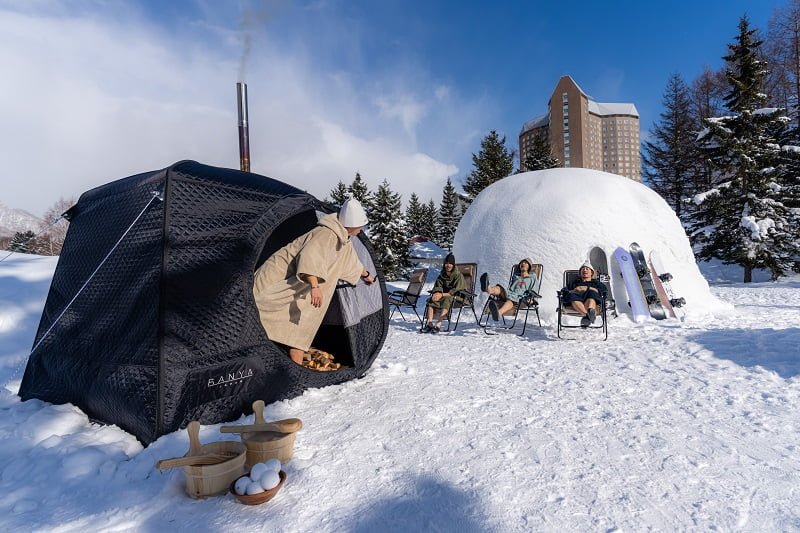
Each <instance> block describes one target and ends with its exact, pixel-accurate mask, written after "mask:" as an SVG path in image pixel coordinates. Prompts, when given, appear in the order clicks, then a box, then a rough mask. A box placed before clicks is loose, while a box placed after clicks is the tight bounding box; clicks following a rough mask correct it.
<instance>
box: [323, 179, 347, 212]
mask: <svg viewBox="0 0 800 533" xmlns="http://www.w3.org/2000/svg"><path fill="white" fill-rule="evenodd" d="M328 194H329V196H330V198H329V199H328V201H329V202H330V203H332V204H333V205H335V206H336V207H337V208H339V207H342V204H343V203H344V201H345V200H347V199H348V198H350V193H349V192H348V190H347V185H345V184H344V182H343V181H342V180H339V183H337V184H336V187H334V188H333V189H331V192H330V193H328Z"/></svg>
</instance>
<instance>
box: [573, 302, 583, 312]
mask: <svg viewBox="0 0 800 533" xmlns="http://www.w3.org/2000/svg"><path fill="white" fill-rule="evenodd" d="M572 308H573V309H575V310H576V311H577V312H579V313H580V314H582V315H585V314H586V306H584V305H583V302H572Z"/></svg>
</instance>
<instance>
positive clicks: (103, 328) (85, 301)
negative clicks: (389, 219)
mask: <svg viewBox="0 0 800 533" xmlns="http://www.w3.org/2000/svg"><path fill="white" fill-rule="evenodd" d="M145 206H147V208H146V209H145ZM317 211H321V212H330V211H331V209H330V206H329V205H327V204H324V203H323V202H320V201H319V200H317V199H316V198H314V197H313V196H311V195H310V194H307V193H305V192H303V191H301V190H299V189H297V188H295V187H291V186H289V185H286V184H284V183H281V182H279V181H276V180H273V179H270V178H266V177H263V176H259V175H256V174H251V173H246V172H240V171H237V170H230V169H224V168H216V167H210V166H206V165H202V164H200V163H197V162H194V161H182V162H179V163H176V164H174V165H172V166H171V167H169V168H166V169H164V170H159V171H154V172H147V173H144V174H138V175H136V176H131V177H128V178H124V179H121V180H118V181H114V182H112V183H109V184H106V185H103V186H101V187H98V188H96V189H93V190H90V191H88V192H86V193H84V194H83V195H82V196H81V198H80V200H79V201H78V203H77V204H76V205H75V206H74V207H73V208H72V209H70V211H69V212H68V214H67V216H68V217H69V219H70V226H69V231H68V233H67V237H66V240H65V242H64V247H63V250H62V253H61V257H60V258H59V261H58V266H57V267H56V270H55V274H54V276H53V281H52V284H51V286H50V292H49V294H48V296H47V301H46V303H45V307H44V311H43V313H42V318H41V321H40V323H39V329H38V331H37V333H36V339H35V341H34V347H36V349H35V350H34V351H33V353H32V354H31V357H30V359H29V360H28V365H27V367H26V369H25V375H24V377H23V379H22V384H21V387H20V392H19V394H20V396H21V397H22V399H23V400H28V399H31V398H38V399H41V400H44V401H47V402H51V403H55V404H62V403H72V404H74V405H76V406H78V407H79V408H80V409H82V410H83V411H84V412H85V413H86V414H87V415H88V416H89V417H90V418H92V419H94V420H97V421H99V422H103V423H108V424H116V425H118V426H119V427H121V428H122V429H124V430H125V431H127V432H129V433H131V434H133V435H135V436H136V437H137V438H138V439H139V440H140V441H142V442H143V443H144V444H149V443H151V442H152V441H154V440H155V439H157V438H158V437H159V436H160V435H163V434H165V433H170V432H172V431H175V430H177V429H179V428H181V427H183V426H185V425H186V424H187V423H188V422H189V421H191V420H198V421H200V422H201V423H203V424H215V423H220V422H225V421H231V420H235V419H237V418H239V417H240V416H241V415H242V413H250V412H252V410H251V407H250V406H251V404H252V402H253V401H254V400H257V399H261V400H264V401H265V402H266V403H271V402H274V401H277V400H282V399H286V398H291V397H293V396H297V395H299V394H301V393H302V392H303V391H304V390H305V389H307V388H311V387H322V386H326V385H333V384H336V383H342V382H344V381H347V380H351V379H354V378H358V377H361V376H362V375H363V374H364V373H365V372H366V371H367V369H368V368H369V367H370V365H371V364H372V362H373V361H374V360H375V357H376V356H377V355H378V352H379V350H380V348H381V346H382V345H383V342H384V340H385V338H386V333H387V329H388V323H389V315H388V305H387V303H386V297H385V294H386V291H385V286H384V284H383V279H382V278H383V276H382V273H381V272H380V270H379V268H378V266H377V265H378V262H377V261H375V260H374V259H373V257H372V252H371V248H370V246H369V243H368V241H367V240H366V238H365V237H363V233H362V234H361V235H360V239H358V240H355V239H354V244H355V245H356V249H357V251H358V253H359V255H360V256H361V258H362V262H364V264H365V267H366V268H367V269H368V270H369V271H370V272H375V273H377V274H378V275H379V277H380V279H381V281H380V283H375V284H372V285H371V286H368V285H366V284H364V283H359V284H358V285H357V286H356V287H342V288H339V289H337V291H336V295H335V296H334V300H333V301H332V302H331V305H330V309H329V311H328V314H327V316H326V317H325V320H324V321H323V325H322V327H321V328H320V331H319V333H318V334H317V337H316V338H315V340H314V343H313V346H314V347H317V348H320V349H322V350H325V351H328V352H330V353H333V354H335V355H336V358H337V361H339V362H343V363H344V364H345V365H347V367H348V368H345V369H342V370H338V371H333V372H317V371H314V370H309V369H306V368H303V367H301V366H299V365H296V364H295V363H293V362H292V361H291V360H290V359H289V357H288V356H287V354H286V352H285V351H283V350H282V349H280V348H278V347H277V346H276V345H274V344H273V343H272V342H270V341H269V340H268V339H267V336H266V332H265V331H264V328H263V327H262V326H261V322H260V321H259V316H258V310H257V309H256V307H255V302H254V300H253V292H252V290H253V272H254V271H255V269H256V268H258V266H260V265H261V264H262V263H263V262H264V261H265V260H266V259H267V258H268V257H269V256H270V255H271V254H272V253H274V252H275V251H276V250H277V249H278V248H280V247H281V246H283V245H284V244H287V243H288V242H290V241H291V240H293V239H294V238H295V237H298V236H299V235H301V234H303V233H305V232H306V231H308V230H310V229H311V228H313V227H314V226H315V225H316V222H317ZM139 215H141V216H140V217H139V218H138V220H137V216H139ZM135 220H136V222H135V223H134V221H135ZM132 223H133V225H132V226H131V224H132ZM129 227H130V231H129V232H128V234H127V236H126V237H125V238H123V239H122V240H121V241H120V242H119V245H118V246H117V248H116V249H115V250H114V252H113V253H111V254H110V255H108V254H109V252H110V251H111V250H112V249H114V246H115V244H116V243H117V242H118V241H119V240H120V237H121V236H122V235H123V234H124V233H125V231H126V230H127V229H128V228H129ZM106 255H108V259H107V260H106V262H105V263H104V264H103V266H102V267H101V268H100V269H99V270H97V272H96V274H95V275H94V277H93V278H92V280H91V282H89V283H88V285H86V287H85V288H84V289H83V291H82V292H80V295H79V296H78V297H77V298H75V300H74V302H73V303H72V304H71V305H69V307H68V309H67V311H66V313H63V316H62V317H61V318H60V319H59V320H58V322H57V323H56V325H55V327H53V328H52V331H50V332H49V333H48V334H47V335H45V333H47V330H48V329H50V328H51V325H52V324H53V323H54V322H55V321H56V320H57V319H58V317H59V315H60V314H62V312H63V311H64V309H65V308H66V307H67V305H68V303H69V302H70V300H72V299H73V297H74V296H75V295H76V294H77V293H78V292H79V291H80V289H81V287H82V285H83V284H84V283H85V282H86V280H87V279H89V278H90V277H91V276H92V273H93V272H94V271H95V269H97V267H98V265H100V264H101V263H102V262H103V259H104V258H105V257H106ZM42 338H43V339H44V340H42V341H41V344H40V345H39V346H38V347H37V343H39V342H40V339H42Z"/></svg>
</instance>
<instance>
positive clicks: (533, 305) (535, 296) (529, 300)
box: [478, 263, 544, 335]
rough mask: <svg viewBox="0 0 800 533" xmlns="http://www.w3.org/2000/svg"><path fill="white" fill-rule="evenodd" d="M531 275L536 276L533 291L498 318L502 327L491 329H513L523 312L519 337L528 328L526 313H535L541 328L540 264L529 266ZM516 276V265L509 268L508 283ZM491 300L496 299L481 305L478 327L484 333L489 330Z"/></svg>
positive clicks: (542, 268) (541, 270)
mask: <svg viewBox="0 0 800 533" xmlns="http://www.w3.org/2000/svg"><path fill="white" fill-rule="evenodd" d="M531 273H532V274H535V275H536V284H535V285H534V287H533V291H528V292H526V293H525V294H524V295H523V297H522V298H521V299H520V301H519V302H517V303H515V304H514V307H512V308H511V310H510V311H509V312H508V314H507V315H505V316H501V317H500V319H501V320H502V321H503V325H502V326H493V329H514V326H516V324H517V318H518V317H519V315H520V313H522V312H524V313H525V318H524V320H523V322H522V332H521V333H520V335H525V328H526V327H527V326H528V313H530V312H531V311H534V312H535V313H536V321H537V322H539V327H541V326H542V319H541V318H540V317H539V301H538V300H539V299H540V298H541V297H542V296H541V294H539V291H540V290H541V287H542V274H543V273H544V266H543V265H541V264H540V263H536V264H535V265H531ZM517 275H519V265H518V264H517V265H514V266H513V267H511V275H510V276H509V277H508V283H509V284H510V283H511V281H512V280H513V279H514V276H517ZM492 300H495V301H496V300H497V298H496V297H495V296H489V299H488V300H486V303H485V304H483V311H481V316H480V320H479V321H478V325H479V326H481V327H482V328H483V329H484V331H486V330H488V328H489V302H490V301H492ZM506 316H508V317H511V324H508V323H507V322H506Z"/></svg>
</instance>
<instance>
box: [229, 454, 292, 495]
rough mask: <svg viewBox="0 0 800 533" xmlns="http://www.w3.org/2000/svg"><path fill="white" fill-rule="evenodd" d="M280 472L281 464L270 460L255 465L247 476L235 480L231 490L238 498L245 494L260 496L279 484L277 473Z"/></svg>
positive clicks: (275, 460)
mask: <svg viewBox="0 0 800 533" xmlns="http://www.w3.org/2000/svg"><path fill="white" fill-rule="evenodd" d="M280 471H281V462H280V461H278V460H277V459H270V460H269V461H267V462H264V463H256V464H254V465H253V467H252V468H250V475H249V476H242V477H240V478H239V479H237V480H236V483H235V484H234V485H233V490H235V491H236V494H238V495H239V496H244V495H245V494H248V495H252V494H261V493H262V492H264V491H265V490H270V489H274V488H275V487H277V486H278V484H279V483H280V482H281V478H280V475H279V474H278V472H280Z"/></svg>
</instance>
